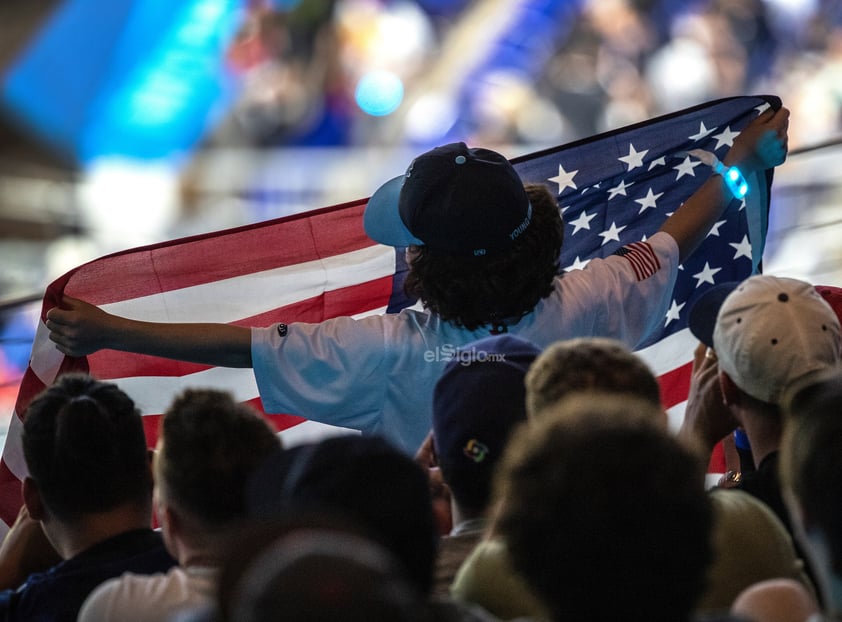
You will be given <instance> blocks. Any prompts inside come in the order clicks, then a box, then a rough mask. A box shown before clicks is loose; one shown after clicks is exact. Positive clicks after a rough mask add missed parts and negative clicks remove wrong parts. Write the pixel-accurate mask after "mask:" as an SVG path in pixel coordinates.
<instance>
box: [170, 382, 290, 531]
mask: <svg viewBox="0 0 842 622" xmlns="http://www.w3.org/2000/svg"><path fill="white" fill-rule="evenodd" d="M279 447H280V440H279V438H278V436H277V434H276V433H275V431H274V430H273V428H272V427H271V425H270V424H269V423H268V422H267V421H266V420H265V419H264V418H263V417H262V416H261V415H260V414H259V413H258V412H257V411H256V410H254V409H253V408H252V407H250V406H248V405H247V404H244V403H241V402H237V401H235V400H234V398H233V397H232V395H231V394H230V393H228V392H226V391H219V390H215V389H187V390H185V391H183V392H182V393H180V394H179V395H178V396H177V397H176V398H175V400H174V401H173V403H172V404H171V405H170V407H169V408H168V409H167V411H166V413H164V416H163V418H162V420H161V430H160V440H159V452H158V455H157V457H156V475H157V477H158V482H159V483H158V494H159V496H161V497H162V498H163V499H164V500H165V501H166V503H167V504H168V505H170V506H172V507H174V508H176V509H177V510H180V511H181V512H183V513H185V512H186V513H187V514H188V515H189V516H190V517H191V518H192V519H194V520H197V521H199V523H200V524H201V525H202V526H203V527H205V528H208V529H221V528H224V527H226V526H228V525H229V524H230V523H231V522H233V521H235V520H238V519H240V518H243V517H245V515H246V503H245V485H246V482H247V481H248V478H249V476H250V475H251V473H252V472H253V471H254V470H255V469H256V468H257V466H258V465H259V464H260V463H261V462H262V461H263V460H265V459H267V458H268V457H269V456H270V455H271V454H272V453H273V452H275V451H277V450H278V449H279Z"/></svg>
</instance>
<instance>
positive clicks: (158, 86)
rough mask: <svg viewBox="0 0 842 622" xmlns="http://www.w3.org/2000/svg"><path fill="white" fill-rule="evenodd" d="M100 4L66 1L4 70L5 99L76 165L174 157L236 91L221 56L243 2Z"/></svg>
mask: <svg viewBox="0 0 842 622" xmlns="http://www.w3.org/2000/svg"><path fill="white" fill-rule="evenodd" d="M107 4H108V9H109V10H108V11H107V12H102V11H101V7H100V3H93V2H90V1H89V0H69V1H67V2H65V3H64V4H63V5H62V7H61V8H60V10H59V11H57V12H56V14H55V15H54V16H53V18H52V20H51V21H50V22H49V23H48V24H47V26H46V27H45V28H44V29H43V30H42V31H41V33H39V35H38V38H37V39H36V40H35V41H34V42H33V43H32V45H31V46H30V48H29V49H28V50H27V51H26V52H25V53H24V54H23V55H22V57H21V59H20V60H19V61H18V63H16V65H15V66H13V67H12V68H11V70H10V72H9V74H8V77H7V79H6V81H5V84H4V85H3V91H4V92H3V100H4V101H3V103H4V105H5V106H6V107H7V109H8V110H9V111H10V112H11V113H12V115H13V116H14V117H16V118H17V119H18V120H19V121H20V122H21V123H22V124H23V125H24V126H26V127H28V128H29V129H30V130H32V131H33V132H34V133H35V134H36V135H39V136H41V137H42V138H43V139H44V140H45V141H47V142H48V143H51V144H52V145H53V146H54V147H55V148H57V149H59V150H60V151H62V152H64V153H68V154H69V155H71V156H72V157H73V158H74V159H76V160H77V161H78V162H80V163H81V164H83V165H86V164H88V163H90V162H91V161H93V160H96V159H97V158H100V157H103V156H125V157H130V158H137V159H150V160H160V159H173V158H178V157H179V156H182V155H184V154H185V153H186V152H188V151H189V150H191V149H192V147H193V146H194V145H195V144H196V142H197V141H198V140H199V139H200V138H201V137H202V135H203V134H204V133H205V132H206V131H207V129H208V127H209V126H210V125H211V123H212V122H213V121H214V117H215V115H216V114H218V113H219V112H220V111H221V110H222V109H224V106H225V104H227V103H228V102H229V101H230V100H231V98H232V97H233V96H234V91H235V86H236V84H235V81H234V80H233V79H232V77H231V76H229V75H228V72H227V68H226V65H225V52H226V49H227V46H228V44H229V42H230V41H231V39H232V38H233V36H234V34H235V31H236V28H237V27H238V25H239V21H240V19H241V18H242V15H243V13H242V9H243V5H244V0H183V1H181V2H178V3H175V4H173V3H170V2H167V1H166V0H111V2H109V3H107ZM45 68H49V70H46V71H45Z"/></svg>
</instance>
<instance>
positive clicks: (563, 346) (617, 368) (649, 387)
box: [526, 337, 661, 417]
mask: <svg viewBox="0 0 842 622" xmlns="http://www.w3.org/2000/svg"><path fill="white" fill-rule="evenodd" d="M576 391H599V392H607V393H627V394H629V395H631V396H635V397H638V398H640V399H643V400H646V401H647V402H649V403H651V404H653V405H654V406H660V404H661V393H660V388H659V386H658V381H657V379H656V378H655V375H654V374H653V373H652V371H651V370H650V369H649V367H648V366H647V365H646V363H644V362H643V360H642V359H641V358H639V357H638V356H637V355H635V354H634V353H632V352H631V351H630V350H629V349H628V348H627V347H626V346H625V345H624V344H623V343H621V342H619V341H616V340H614V339H609V338H604V337H582V338H578V339H570V340H567V341H559V342H556V343H554V344H552V345H551V346H549V347H548V348H546V349H545V350H544V351H543V352H542V353H541V355H540V356H539V357H538V358H537V359H536V360H535V363H534V364H533V365H532V367H530V369H529V373H528V374H527V375H526V411H527V413H528V414H529V416H530V417H534V416H536V414H538V413H539V412H540V411H541V410H543V409H545V408H547V407H549V406H551V405H553V404H554V403H556V402H558V401H559V400H561V399H563V398H564V397H566V396H568V395H570V394H572V393H574V392H576Z"/></svg>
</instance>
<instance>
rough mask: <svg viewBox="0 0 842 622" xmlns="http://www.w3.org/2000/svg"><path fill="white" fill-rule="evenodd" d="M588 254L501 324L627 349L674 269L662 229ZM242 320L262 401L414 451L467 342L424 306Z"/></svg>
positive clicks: (535, 335) (641, 332)
mask: <svg viewBox="0 0 842 622" xmlns="http://www.w3.org/2000/svg"><path fill="white" fill-rule="evenodd" d="M621 252H622V253H624V254H616V255H611V256H609V257H606V258H605V259H593V260H591V261H590V262H589V263H588V265H587V267H586V268H585V269H584V270H575V271H572V272H568V273H566V274H564V275H563V276H560V277H557V278H556V280H555V288H554V291H553V292H552V293H551V294H550V295H549V296H548V297H547V298H544V299H542V300H541V301H540V302H539V303H538V304H537V305H536V307H535V309H534V310H533V311H532V312H531V313H529V314H527V315H525V316H524V317H523V318H521V320H520V321H519V322H518V323H517V324H514V325H512V326H509V329H508V330H509V332H510V333H511V334H515V335H518V336H520V337H522V338H524V339H527V340H529V341H531V342H533V343H534V344H535V345H537V346H538V347H539V348H545V347H547V346H549V345H550V344H551V343H554V342H556V341H559V340H563V339H571V338H575V337H591V336H594V337H613V338H615V339H618V340H620V341H622V342H623V343H625V344H626V345H627V346H629V347H630V348H633V347H634V346H636V345H637V344H638V343H640V342H642V341H643V340H644V339H645V338H646V337H647V336H648V335H649V334H650V333H651V332H652V331H653V330H654V329H655V328H656V327H657V326H659V325H661V324H662V323H663V321H664V317H665V315H666V312H667V309H668V307H669V304H670V296H671V293H672V289H673V286H674V285H675V279H676V275H677V271H678V246H677V244H676V243H675V240H674V239H673V238H672V237H671V236H670V235H669V234H666V233H657V234H655V235H653V236H652V237H651V238H650V239H649V240H648V242H646V243H636V244H634V245H630V246H627V247H623V249H622V251H621ZM285 332H286V334H285V335H282V334H281V331H279V330H278V325H277V324H276V325H272V326H269V327H266V328H254V329H252V337H251V338H252V345H251V350H252V365H253V367H254V375H255V378H256V381H257V386H258V390H259V392H260V397H261V399H262V401H263V407H264V409H265V410H266V411H267V412H270V413H289V414H293V415H299V416H301V417H304V418H306V419H310V420H314V421H320V422H322V423H327V424H331V425H337V426H344V427H347V428H353V429H356V430H361V431H362V432H363V433H369V434H374V433H377V434H381V435H383V436H386V437H387V438H388V439H390V440H392V441H393V442H395V443H396V444H398V446H400V447H403V448H404V449H405V450H406V451H407V452H408V453H414V452H415V451H416V450H417V449H418V447H419V446H420V445H421V443H422V441H423V440H424V437H425V436H426V435H427V433H428V431H429V430H430V421H431V416H432V415H431V413H432V398H433V387H434V386H435V383H436V381H437V380H438V378H439V376H440V375H441V373H442V371H443V369H444V366H445V365H446V364H447V362H448V361H449V360H450V359H451V358H452V357H453V356H459V353H458V351H459V350H460V349H463V350H464V347H465V346H466V345H468V344H470V343H471V342H472V341H476V340H477V339H481V338H483V337H487V336H489V335H490V332H489V329H488V328H487V327H484V328H481V329H479V330H474V331H469V330H466V329H464V328H459V327H457V326H454V325H453V324H451V323H449V322H445V321H442V320H441V319H440V318H439V317H438V316H436V315H434V314H431V313H429V312H427V311H423V310H422V311H419V310H415V309H404V310H403V311H401V312H400V313H396V314H386V315H377V316H369V317H364V318H361V319H352V318H349V317H338V318H333V319H330V320H326V321H324V322H320V323H317V324H309V323H293V324H290V325H289V326H287V327H286V331H285Z"/></svg>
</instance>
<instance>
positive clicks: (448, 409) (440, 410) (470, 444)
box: [433, 334, 541, 477]
mask: <svg viewBox="0 0 842 622" xmlns="http://www.w3.org/2000/svg"><path fill="white" fill-rule="evenodd" d="M540 353H541V350H540V348H538V346H536V345H535V344H533V343H532V342H530V341H527V340H525V339H522V338H520V337H516V336H514V335H509V334H504V335H494V336H491V337H486V338H483V339H480V340H478V341H475V342H472V343H469V344H467V345H466V346H465V347H464V349H462V350H460V351H458V353H457V355H456V356H454V358H453V359H452V360H451V361H450V362H449V363H448V364H447V365H446V366H445V369H444V372H443V373H442V375H441V377H440V378H439V380H438V382H437V383H436V385H435V388H434V391H433V440H434V442H435V447H436V454H437V456H438V459H439V462H440V463H441V464H442V467H443V468H444V467H445V465H447V466H451V467H457V465H458V467H459V468H462V469H472V470H474V471H475V472H476V474H477V476H478V477H479V475H480V474H481V473H484V472H486V471H487V472H488V474H489V475H490V472H491V469H492V468H493V465H494V464H495V463H496V462H497V461H499V459H500V458H501V457H502V454H503V450H504V448H505V445H506V443H507V441H508V438H509V435H510V433H511V431H512V430H513V429H514V427H515V426H516V425H517V424H518V423H520V422H522V421H526V384H525V380H524V379H525V377H526V372H527V371H528V369H529V366H530V365H532V363H533V361H534V360H535V359H536V358H537V356H538V355H539V354H540Z"/></svg>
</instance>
